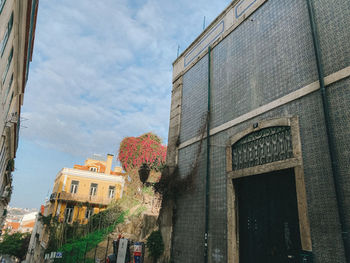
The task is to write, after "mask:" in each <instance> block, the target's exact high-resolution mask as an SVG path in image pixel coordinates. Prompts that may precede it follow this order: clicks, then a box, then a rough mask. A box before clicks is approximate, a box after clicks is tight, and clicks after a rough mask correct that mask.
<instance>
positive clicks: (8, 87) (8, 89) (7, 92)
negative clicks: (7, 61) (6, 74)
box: [3, 73, 13, 104]
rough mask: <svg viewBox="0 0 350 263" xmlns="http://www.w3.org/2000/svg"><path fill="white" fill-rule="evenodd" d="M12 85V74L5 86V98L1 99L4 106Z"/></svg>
mask: <svg viewBox="0 0 350 263" xmlns="http://www.w3.org/2000/svg"><path fill="white" fill-rule="evenodd" d="M12 83H13V73H12V75H11V79H10V82H9V85H8V86H7V90H6V93H5V96H4V97H3V103H4V104H5V102H6V100H7V96H8V95H9V92H10V89H11V86H12Z"/></svg>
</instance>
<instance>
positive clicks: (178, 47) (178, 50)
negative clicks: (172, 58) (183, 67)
mask: <svg viewBox="0 0 350 263" xmlns="http://www.w3.org/2000/svg"><path fill="white" fill-rule="evenodd" d="M179 52H180V45H177V56H176V57H177V58H178V57H179Z"/></svg>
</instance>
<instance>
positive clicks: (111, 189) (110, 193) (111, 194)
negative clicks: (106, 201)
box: [108, 186, 115, 198]
mask: <svg viewBox="0 0 350 263" xmlns="http://www.w3.org/2000/svg"><path fill="white" fill-rule="evenodd" d="M114 196H115V186H110V187H109V189H108V198H114Z"/></svg>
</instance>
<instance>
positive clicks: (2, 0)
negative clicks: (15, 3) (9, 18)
mask: <svg viewBox="0 0 350 263" xmlns="http://www.w3.org/2000/svg"><path fill="white" fill-rule="evenodd" d="M5 3H6V0H0V14H1V12H2V9H3V8H4V5H5Z"/></svg>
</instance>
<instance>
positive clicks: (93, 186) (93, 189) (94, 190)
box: [90, 183, 97, 196]
mask: <svg viewBox="0 0 350 263" xmlns="http://www.w3.org/2000/svg"><path fill="white" fill-rule="evenodd" d="M96 193H97V184H94V183H92V184H91V185H90V196H95V195H96Z"/></svg>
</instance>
